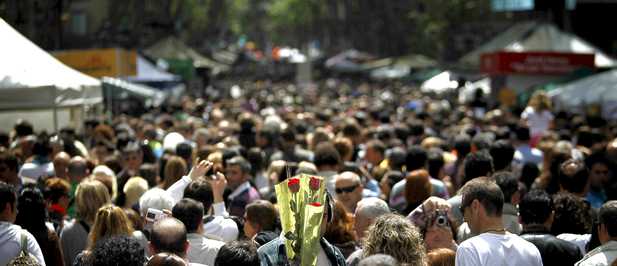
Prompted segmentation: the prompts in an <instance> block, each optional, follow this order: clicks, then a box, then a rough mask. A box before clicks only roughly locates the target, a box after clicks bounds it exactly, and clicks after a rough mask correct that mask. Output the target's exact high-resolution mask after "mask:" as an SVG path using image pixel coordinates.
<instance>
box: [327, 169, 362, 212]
mask: <svg viewBox="0 0 617 266" xmlns="http://www.w3.org/2000/svg"><path fill="white" fill-rule="evenodd" d="M334 184H335V189H334V191H335V192H336V196H335V198H336V200H338V201H340V202H341V203H343V206H345V211H347V213H354V212H355V211H356V205H357V204H358V202H359V201H360V200H361V199H362V194H363V191H364V186H363V185H362V180H360V176H358V175H357V174H356V173H354V172H343V173H341V174H340V175H336V176H335V177H334Z"/></svg>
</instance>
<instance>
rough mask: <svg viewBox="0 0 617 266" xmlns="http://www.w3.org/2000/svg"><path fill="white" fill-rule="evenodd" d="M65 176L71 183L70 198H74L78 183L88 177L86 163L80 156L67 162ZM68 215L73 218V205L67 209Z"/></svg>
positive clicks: (88, 171) (88, 172)
mask: <svg viewBox="0 0 617 266" xmlns="http://www.w3.org/2000/svg"><path fill="white" fill-rule="evenodd" d="M67 175H68V177H69V180H68V181H69V182H70V183H71V193H70V198H71V199H72V198H75V191H76V190H77V186H78V185H79V183H80V182H81V181H82V180H83V179H84V178H86V177H88V175H90V170H89V169H88V162H87V161H86V159H84V158H83V157H81V156H75V157H73V158H71V161H69V165H68V167H67ZM68 214H69V216H70V217H74V216H75V208H74V206H73V205H71V206H70V207H69V210H68Z"/></svg>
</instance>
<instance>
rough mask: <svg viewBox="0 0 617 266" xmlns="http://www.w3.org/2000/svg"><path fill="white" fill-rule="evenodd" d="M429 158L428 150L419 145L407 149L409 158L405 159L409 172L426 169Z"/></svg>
mask: <svg viewBox="0 0 617 266" xmlns="http://www.w3.org/2000/svg"><path fill="white" fill-rule="evenodd" d="M427 159H428V156H427V154H426V150H425V149H424V148H422V147H420V146H418V145H414V146H411V147H409V149H407V157H406V159H405V166H407V171H413V170H418V169H422V168H424V167H426V160H427Z"/></svg>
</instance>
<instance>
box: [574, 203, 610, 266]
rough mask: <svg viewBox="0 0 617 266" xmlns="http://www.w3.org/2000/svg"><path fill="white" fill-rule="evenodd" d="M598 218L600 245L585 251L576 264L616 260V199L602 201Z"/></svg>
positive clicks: (594, 263)
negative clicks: (585, 253)
mask: <svg viewBox="0 0 617 266" xmlns="http://www.w3.org/2000/svg"><path fill="white" fill-rule="evenodd" d="M598 218H599V221H598V222H599V223H600V225H599V226H598V238H599V239H600V243H602V246H599V247H597V248H595V249H594V250H592V251H590V252H589V253H587V255H585V257H583V259H582V260H580V261H579V262H577V263H576V264H575V265H576V266H591V265H614V264H615V261H616V260H617V222H616V221H617V201H615V200H611V201H609V202H607V203H604V205H602V207H601V208H600V212H599V214H598Z"/></svg>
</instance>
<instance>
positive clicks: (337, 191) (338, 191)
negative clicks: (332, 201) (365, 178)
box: [334, 184, 358, 194]
mask: <svg viewBox="0 0 617 266" xmlns="http://www.w3.org/2000/svg"><path fill="white" fill-rule="evenodd" d="M357 187H358V184H355V185H353V186H350V187H341V188H336V189H334V191H335V192H336V194H343V192H347V193H351V192H353V191H354V190H356V188H357Z"/></svg>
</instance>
